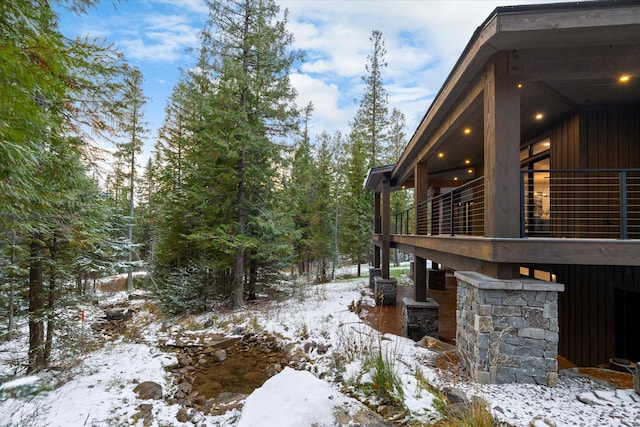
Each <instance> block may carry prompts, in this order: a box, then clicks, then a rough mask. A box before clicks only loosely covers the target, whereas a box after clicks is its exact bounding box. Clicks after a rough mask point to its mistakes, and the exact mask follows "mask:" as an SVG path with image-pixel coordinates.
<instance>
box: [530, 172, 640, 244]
mask: <svg viewBox="0 0 640 427" xmlns="http://www.w3.org/2000/svg"><path fill="white" fill-rule="evenodd" d="M521 186H522V192H521V207H522V208H521V213H522V216H521V233H520V234H521V236H522V237H525V236H526V237H558V238H602V239H638V238H640V169H571V170H567V169H555V170H523V171H521Z"/></svg>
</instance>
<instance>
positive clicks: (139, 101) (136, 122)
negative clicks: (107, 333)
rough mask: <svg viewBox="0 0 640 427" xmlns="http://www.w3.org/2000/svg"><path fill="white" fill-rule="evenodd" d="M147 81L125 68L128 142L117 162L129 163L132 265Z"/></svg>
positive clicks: (122, 115) (123, 114)
mask: <svg viewBox="0 0 640 427" xmlns="http://www.w3.org/2000/svg"><path fill="white" fill-rule="evenodd" d="M142 83H143V77H142V73H141V72H140V70H139V69H137V68H135V67H128V66H125V67H124V84H123V86H124V92H123V93H122V99H121V100H120V102H119V103H118V109H119V111H118V112H119V125H120V131H121V133H122V137H123V139H124V141H125V142H119V143H117V144H116V146H117V150H116V153H115V158H116V160H117V161H119V162H122V163H125V164H126V169H125V171H126V172H125V173H124V177H125V178H127V179H128V183H127V184H128V185H127V190H128V191H127V192H128V198H127V202H128V203H127V204H128V212H129V215H128V227H127V239H128V240H129V245H130V249H129V254H128V261H129V263H131V262H132V261H133V251H134V249H133V224H134V205H135V197H134V195H135V182H136V155H137V154H140V153H141V152H142V146H143V144H144V138H145V136H146V134H147V133H148V130H147V128H146V126H147V123H146V122H145V121H144V109H143V108H144V105H145V104H146V102H147V98H146V97H145V96H144V93H143V91H142ZM127 291H128V292H129V293H131V292H133V273H132V271H131V268H130V269H129V271H128V277H127Z"/></svg>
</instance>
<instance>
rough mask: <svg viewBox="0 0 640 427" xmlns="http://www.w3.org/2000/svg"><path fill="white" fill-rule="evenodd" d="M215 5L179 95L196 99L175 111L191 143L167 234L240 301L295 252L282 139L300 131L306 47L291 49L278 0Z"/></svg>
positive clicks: (205, 278) (208, 278)
mask: <svg viewBox="0 0 640 427" xmlns="http://www.w3.org/2000/svg"><path fill="white" fill-rule="evenodd" d="M208 6H209V9H210V21H209V23H208V25H207V27H206V28H205V30H204V31H203V32H202V33H201V41H202V45H201V48H200V49H199V60H198V64H197V66H196V67H194V69H193V70H192V71H191V72H190V73H189V76H188V79H186V80H185V84H186V87H187V91H186V92H187V93H188V97H187V98H188V99H185V98H182V99H180V103H179V104H178V105H181V106H183V107H185V106H186V107H188V108H187V109H182V110H179V109H175V110H174V114H175V113H176V112H178V111H182V112H185V111H189V114H188V118H187V120H186V133H187V135H186V136H187V138H188V141H189V142H188V145H187V147H186V150H185V154H184V157H180V158H181V162H182V160H184V163H183V164H181V176H180V182H181V186H182V188H181V189H180V192H179V193H180V196H179V199H177V200H175V203H174V204H173V207H172V208H171V209H172V212H171V213H170V215H172V216H176V215H180V221H179V223H178V224H175V225H174V224H170V225H169V227H170V229H168V230H166V233H167V235H174V236H177V237H179V241H180V242H182V245H183V248H185V249H186V250H185V251H182V253H181V255H180V256H179V257H178V256H177V255H176V257H174V259H175V261H173V262H175V263H176V265H185V264H189V265H192V267H193V269H192V271H197V272H199V273H198V274H199V275H200V278H199V279H198V282H199V283H201V285H202V289H206V288H207V287H206V284H205V282H206V283H219V284H221V283H223V282H225V281H226V280H228V278H231V280H232V284H231V285H232V289H233V292H232V294H233V298H232V303H233V306H234V307H240V306H242V305H243V304H244V291H245V283H246V284H247V287H248V289H249V293H250V296H252V295H253V294H254V292H253V290H254V289H255V288H256V284H257V283H258V282H259V281H261V280H263V279H264V280H266V277H267V276H269V275H270V274H272V272H273V268H269V266H270V265H273V264H274V262H275V261H277V258H284V257H286V256H288V255H289V251H290V247H289V245H288V243H287V241H288V233H289V232H290V231H291V224H290V223H289V220H288V215H286V214H285V213H284V211H285V209H284V202H283V200H282V194H281V192H280V189H281V188H282V177H281V171H282V169H283V168H282V166H281V165H282V163H283V159H282V157H283V148H284V147H283V146H282V144H281V143H279V141H280V140H281V139H282V138H283V137H286V136H288V135H289V134H290V133H291V132H292V131H293V130H295V125H296V118H297V111H296V109H295V108H294V105H293V101H294V97H295V92H294V91H293V89H292V87H291V84H290V81H289V72H290V69H291V67H292V66H293V64H294V62H295V61H297V60H299V59H300V58H301V55H300V54H299V53H298V52H295V51H292V50H291V48H290V46H291V42H292V38H291V35H290V34H289V33H288V32H287V30H286V13H285V16H284V20H277V18H278V16H279V13H280V11H279V8H278V7H277V6H276V4H275V3H274V2H273V1H271V0H265V1H255V0H235V1H221V2H218V1H216V2H213V1H209V2H208ZM173 129H174V130H175V129H176V128H175V127H174V128H173ZM171 138H173V137H171ZM174 158H175V157H174ZM166 160H167V161H168V159H166ZM183 166H184V167H183ZM178 227H179V228H178ZM161 242H165V243H162V246H161V247H159V251H160V250H161V251H163V252H164V254H165V256H164V257H163V258H164V259H165V260H166V261H171V253H174V254H175V253H177V251H174V250H171V248H169V246H168V245H166V242H167V239H166V238H165V237H163V238H162V239H161ZM274 266H275V265H274ZM191 276H192V277H193V274H192V275H191ZM190 280H191V279H190ZM193 284H194V286H195V285H196V282H193ZM206 292H208V291H206Z"/></svg>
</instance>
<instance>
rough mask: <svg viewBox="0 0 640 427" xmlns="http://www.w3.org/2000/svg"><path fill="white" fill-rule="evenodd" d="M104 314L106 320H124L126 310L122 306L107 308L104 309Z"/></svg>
mask: <svg viewBox="0 0 640 427" xmlns="http://www.w3.org/2000/svg"><path fill="white" fill-rule="evenodd" d="M105 314H106V316H107V320H124V319H125V318H126V317H127V310H126V309H124V308H109V309H107V310H106V311H105ZM129 317H131V316H129Z"/></svg>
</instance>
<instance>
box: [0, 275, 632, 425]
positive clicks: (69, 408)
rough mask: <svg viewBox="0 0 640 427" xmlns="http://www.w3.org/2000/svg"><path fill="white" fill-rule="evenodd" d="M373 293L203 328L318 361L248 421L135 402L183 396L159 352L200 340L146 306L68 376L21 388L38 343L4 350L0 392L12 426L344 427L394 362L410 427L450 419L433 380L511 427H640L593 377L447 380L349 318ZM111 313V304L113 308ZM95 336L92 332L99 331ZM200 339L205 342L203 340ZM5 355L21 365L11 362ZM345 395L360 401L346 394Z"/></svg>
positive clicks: (350, 285) (315, 298)
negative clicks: (145, 392)
mask: <svg viewBox="0 0 640 427" xmlns="http://www.w3.org/2000/svg"><path fill="white" fill-rule="evenodd" d="M366 282H367V279H364V278H360V279H355V280H342V281H339V282H335V283H330V284H323V285H304V286H302V285H299V284H298V285H295V284H293V283H288V284H284V285H283V290H285V291H286V290H288V291H289V292H290V294H291V298H288V299H285V300H283V301H270V302H265V303H262V304H256V305H251V304H249V305H248V306H247V307H246V309H245V310H242V311H238V312H228V313H223V312H216V313H207V314H204V315H202V316H199V317H196V318H194V319H193V320H194V321H196V322H197V323H201V324H205V323H206V322H207V321H210V323H209V324H212V325H213V326H211V327H209V328H206V329H203V330H200V331H197V332H204V331H206V332H207V333H211V334H231V331H237V330H242V331H246V332H260V333H268V334H272V335H274V336H276V337H278V339H279V340H281V341H282V342H283V344H284V345H287V346H288V347H290V348H292V350H293V351H296V350H297V351H301V352H304V353H305V354H306V356H307V359H308V362H307V363H306V365H305V366H304V367H299V366H298V368H299V369H298V370H296V369H293V368H292V367H284V368H283V370H282V371H281V372H280V373H278V374H277V375H275V376H273V377H271V378H270V379H269V380H268V381H267V382H265V383H264V384H263V385H262V387H260V388H258V389H256V390H255V391H254V392H253V393H252V394H251V395H250V396H249V397H247V399H246V401H245V402H244V407H243V408H242V409H241V410H230V411H228V412H227V413H225V414H223V415H209V414H207V415H205V414H200V415H199V418H198V419H197V420H198V421H197V423H194V422H192V421H193V420H192V421H189V422H188V423H182V422H179V421H178V420H177V419H176V415H177V414H178V411H179V410H180V406H179V405H177V404H170V403H169V402H168V401H167V400H166V399H163V400H142V399H139V398H138V397H137V395H136V393H134V391H133V389H134V388H135V387H136V385H137V384H139V383H141V382H143V381H154V382H157V383H158V384H160V385H161V386H162V388H163V391H164V396H165V398H166V397H168V396H171V395H173V393H174V392H175V390H176V385H175V384H173V378H172V375H171V374H170V373H169V372H168V371H167V370H166V368H167V367H168V366H173V365H175V364H176V363H177V360H176V356H175V354H174V353H172V352H170V351H163V350H162V349H161V347H160V345H159V343H160V342H166V341H168V340H171V339H173V337H174V336H175V335H176V334H178V335H181V336H182V337H188V336H190V335H189V334H188V332H189V331H187V330H186V329H185V327H184V326H183V325H180V324H179V323H178V322H177V321H176V322H174V323H172V322H168V321H166V320H165V321H164V322H161V321H159V320H156V319H154V317H153V316H152V314H151V313H148V312H146V311H144V310H143V309H142V307H143V305H140V306H139V309H138V310H137V313H136V315H135V316H134V318H133V319H132V320H131V322H133V323H134V324H135V325H137V327H138V328H139V330H140V336H138V337H137V338H129V339H125V338H121V339H118V340H116V341H114V342H107V343H106V344H105V345H104V346H102V347H101V348H99V349H97V350H95V351H92V352H88V353H86V354H83V353H81V354H80V355H79V356H78V359H77V360H76V361H75V362H76V363H75V364H73V365H71V366H70V367H69V368H68V370H67V371H65V372H62V373H60V372H50V373H48V374H47V375H45V376H42V375H41V376H38V377H33V376H29V377H19V376H18V377H17V378H14V377H15V374H16V372H19V365H20V364H19V363H17V362H16V355H17V354H18V353H19V354H21V357H22V358H24V357H26V340H27V339H28V337H27V335H26V334H24V333H23V334H22V337H21V338H16V339H14V340H12V341H9V342H3V343H1V344H0V381H2V380H5V382H4V383H3V384H1V385H0V426H23V425H31V426H36V427H37V426H51V427H57V426H60V427H62V426H65V427H66V426H95V427H101V426H105V427H106V426H112V425H136V426H142V425H145V424H144V421H143V420H142V419H140V417H139V416H138V415H137V414H138V412H139V411H140V409H139V406H140V405H141V404H143V403H146V404H152V405H153V409H152V414H153V419H152V421H151V423H150V424H148V425H152V426H168V425H172V426H188V425H189V426H193V425H207V426H239V427H253V426H256V427H269V426H274V427H275V426H312V425H315V426H332V425H336V424H335V423H336V421H335V414H336V411H337V410H342V411H343V412H346V413H348V414H354V413H356V412H357V411H358V410H360V409H361V408H362V405H361V403H360V402H367V403H368V406H369V407H371V408H374V410H375V409H376V408H377V405H378V403H379V402H377V401H376V397H375V396H368V395H365V394H364V393H363V392H362V387H360V386H362V384H364V383H366V382H367V381H370V380H371V372H370V371H366V370H365V367H366V363H365V359H366V355H367V353H370V352H371V351H372V350H375V351H380V352H381V353H382V354H384V355H387V356H388V357H389V358H391V360H392V362H393V363H392V366H393V370H394V372H395V374H396V375H397V377H398V378H399V379H400V383H401V392H400V393H401V400H402V402H403V404H404V407H405V413H404V415H403V416H405V417H406V418H405V421H406V420H411V421H413V422H416V424H417V423H424V424H428V423H431V422H433V421H434V420H436V419H437V418H438V417H439V414H438V413H437V411H436V409H435V405H434V403H435V402H434V398H435V397H434V395H433V394H432V393H431V392H430V391H429V390H428V389H426V388H425V387H424V386H423V385H422V384H421V382H423V381H427V382H428V383H430V384H431V385H433V386H434V387H436V388H438V389H443V388H444V387H455V388H457V389H459V390H462V391H463V392H464V393H465V394H466V395H467V396H468V397H472V396H479V397H481V398H482V399H484V400H485V401H486V402H487V403H488V407H489V408H490V409H491V411H492V414H493V415H494V416H495V417H496V418H497V419H498V420H499V421H501V422H505V423H506V425H511V426H523V427H524V426H542V427H544V426H549V425H555V426H558V427H561V426H596V425H607V426H614V427H615V426H621V427H622V426H638V425H640V396H638V395H637V394H636V393H635V392H633V391H631V390H612V389H610V388H608V387H607V386H605V385H603V384H601V383H598V382H595V381H593V380H591V379H589V378H585V377H578V376H572V375H563V374H562V373H561V374H560V375H559V379H558V385H557V387H545V386H539V385H531V384H508V385H481V384H475V383H470V382H464V381H460V379H459V378H458V377H456V376H454V375H451V374H450V373H446V372H440V371H438V369H436V368H434V367H433V360H434V358H435V357H436V353H434V352H432V351H430V350H428V349H426V348H424V347H421V346H417V345H416V344H415V343H414V342H413V341H411V340H409V339H407V338H404V337H399V336H395V335H390V334H385V335H382V334H379V333H378V332H377V331H375V330H374V329H372V328H370V327H369V326H368V325H367V324H365V323H364V322H363V321H362V319H361V318H360V317H359V316H358V315H357V314H356V313H354V312H352V311H350V310H349V309H348V308H347V307H348V306H349V304H350V303H351V302H353V301H358V300H359V299H361V298H363V299H364V300H365V301H368V302H369V303H373V299H372V297H371V296H370V294H369V293H368V292H369V291H368V289H367V283H366ZM109 296H110V297H111V298H114V299H117V298H120V297H122V295H121V294H120V295H114V294H109ZM140 304H142V303H140ZM100 305H101V306H104V305H105V299H103V300H102V301H101V304H100ZM84 308H85V309H86V312H87V316H86V321H87V323H88V324H90V323H91V322H92V321H95V320H96V319H97V318H98V317H99V316H100V315H101V314H100V308H99V307H96V306H89V305H88V306H86V307H84ZM85 330H86V332H87V333H90V332H91V329H90V328H88V327H86V328H85ZM236 333H237V332H236ZM193 336H194V339H195V337H196V336H197V334H195V333H194V334H193ZM5 355H11V357H7V358H4V356H5ZM21 363H24V359H22V360H21ZM43 379H44V380H46V381H48V382H49V384H50V385H51V386H52V390H49V391H43V392H41V393H39V394H37V395H35V396H31V397H26V398H25V397H12V396H11V394H7V393H4V392H5V391H6V390H9V389H11V388H13V387H19V386H22V385H27V386H28V385H30V384H33V383H34V382H38V381H40V380H43ZM345 391H348V392H349V393H348V394H349V396H346V395H345V394H343V392H345ZM579 397H580V399H579ZM356 398H357V400H356ZM359 401H360V402H359ZM584 402H592V404H588V403H584ZM340 425H342V424H340Z"/></svg>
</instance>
